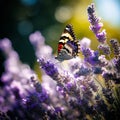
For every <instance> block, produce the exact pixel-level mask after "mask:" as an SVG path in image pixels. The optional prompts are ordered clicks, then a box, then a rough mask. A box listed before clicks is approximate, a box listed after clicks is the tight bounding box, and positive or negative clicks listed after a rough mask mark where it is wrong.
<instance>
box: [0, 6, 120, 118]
mask: <svg viewBox="0 0 120 120" xmlns="http://www.w3.org/2000/svg"><path fill="white" fill-rule="evenodd" d="M87 11H88V20H89V22H90V29H91V30H92V31H93V33H94V34H95V36H96V38H97V40H98V41H99V42H100V45H99V46H98V48H99V50H98V51H94V50H92V49H91V48H90V40H89V39H88V38H83V39H82V40H81V41H80V45H81V46H80V51H81V53H82V54H83V58H80V57H76V58H73V59H71V60H67V61H63V62H62V63H60V62H58V61H57V60H56V59H55V57H54V56H53V55H52V48H51V47H50V46H48V45H46V44H45V39H44V37H43V36H42V34H41V33H40V32H39V31H37V32H35V33H32V34H31V35H30V36H29V40H30V42H31V44H32V45H33V47H34V50H35V55H36V58H37V59H38V63H39V66H40V72H41V79H42V80H40V81H42V82H39V78H38V77H37V75H36V73H35V71H34V70H32V69H31V68H30V67H29V66H28V65H27V64H23V63H22V62H21V61H20V59H19V55H18V54H17V52H16V51H15V50H14V49H13V48H12V44H11V42H10V40H9V39H7V38H5V39H3V40H1V41H0V50H1V51H2V52H3V53H4V55H5V57H6V60H5V62H4V67H5V71H4V73H3V74H2V76H1V78H0V120H70V119H71V120H113V119H114V120H118V119H119V117H120V113H119V111H120V45H119V42H118V41H117V40H116V39H112V40H110V43H111V46H112V49H111V50H110V46H109V45H108V44H107V40H106V32H105V30H103V31H100V30H101V28H102V26H103V24H102V23H100V18H98V17H97V16H96V14H95V8H94V4H91V5H90V6H88V9H87ZM75 49H76V48H75ZM100 50H102V51H103V54H100V52H99V51H100ZM110 51H111V52H112V51H113V54H114V57H113V58H112V59H109V60H108V59H107V58H106V55H109V56H110V53H111V52H110Z"/></svg>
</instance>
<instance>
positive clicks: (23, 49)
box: [0, 0, 120, 67]
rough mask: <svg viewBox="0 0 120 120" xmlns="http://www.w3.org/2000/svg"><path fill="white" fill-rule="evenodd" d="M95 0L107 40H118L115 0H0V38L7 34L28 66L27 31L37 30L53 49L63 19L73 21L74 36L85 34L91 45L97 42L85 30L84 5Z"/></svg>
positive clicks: (31, 60) (118, 11)
mask: <svg viewBox="0 0 120 120" xmlns="http://www.w3.org/2000/svg"><path fill="white" fill-rule="evenodd" d="M92 2H94V3H95V6H96V13H97V16H99V17H101V18H102V22H103V24H104V27H103V28H104V29H106V32H107V40H108V41H109V40H110V39H111V38H116V39H118V40H120V1H119V0H0V39H2V38H5V37H7V38H9V39H10V40H11V41H12V43H13V47H14V49H15V50H16V51H17V52H18V53H19V55H20V59H21V60H22V61H23V62H24V63H28V64H29V65H30V66H31V67H32V66H33V65H34V63H35V61H36V59H35V56H34V51H33V47H32V46H31V44H30V43H29V40H28V38H29V35H30V34H31V33H32V32H35V31H36V30H39V31H40V32H41V33H42V34H43V36H44V37H45V39H46V44H48V45H50V46H51V47H52V48H53V53H54V54H55V53H56V50H57V44H58V40H59V38H60V35H61V33H62V31H63V29H64V27H65V25H66V24H67V23H70V24H72V25H73V28H74V32H75V34H76V37H77V38H78V39H82V38H83V37H88V38H90V39H91V40H92V44H91V47H92V48H93V49H97V45H98V42H97V40H96V38H95V36H94V34H93V33H92V32H91V31H90V30H89V22H88V17H87V6H88V5H89V4H91V3H92Z"/></svg>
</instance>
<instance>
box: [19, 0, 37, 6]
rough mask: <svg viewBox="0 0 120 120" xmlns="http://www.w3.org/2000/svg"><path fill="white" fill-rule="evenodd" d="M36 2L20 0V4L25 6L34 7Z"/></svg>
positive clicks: (34, 0)
mask: <svg viewBox="0 0 120 120" xmlns="http://www.w3.org/2000/svg"><path fill="white" fill-rule="evenodd" d="M37 1H38V0H21V2H22V4H23V5H26V6H31V5H35V4H36V3H37Z"/></svg>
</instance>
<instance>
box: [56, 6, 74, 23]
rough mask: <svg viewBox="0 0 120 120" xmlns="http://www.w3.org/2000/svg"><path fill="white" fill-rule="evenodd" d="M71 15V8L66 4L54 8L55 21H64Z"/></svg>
mask: <svg viewBox="0 0 120 120" xmlns="http://www.w3.org/2000/svg"><path fill="white" fill-rule="evenodd" d="M71 16H72V9H71V8H70V7H68V6H62V7H59V8H57V9H56V12H55V18H56V20H57V21H59V22H61V23H64V22H66V21H67V20H69V19H70V18H71Z"/></svg>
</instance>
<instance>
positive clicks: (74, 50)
mask: <svg viewBox="0 0 120 120" xmlns="http://www.w3.org/2000/svg"><path fill="white" fill-rule="evenodd" d="M78 49H79V45H78V41H77V40H76V38H75V35H74V32H73V28H72V26H71V25H69V24H68V25H66V27H65V29H64V32H63V33H62V35H61V37H60V40H59V43H58V56H57V57H56V59H58V60H59V61H63V60H69V59H72V58H73V57H75V56H77V54H78Z"/></svg>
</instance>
